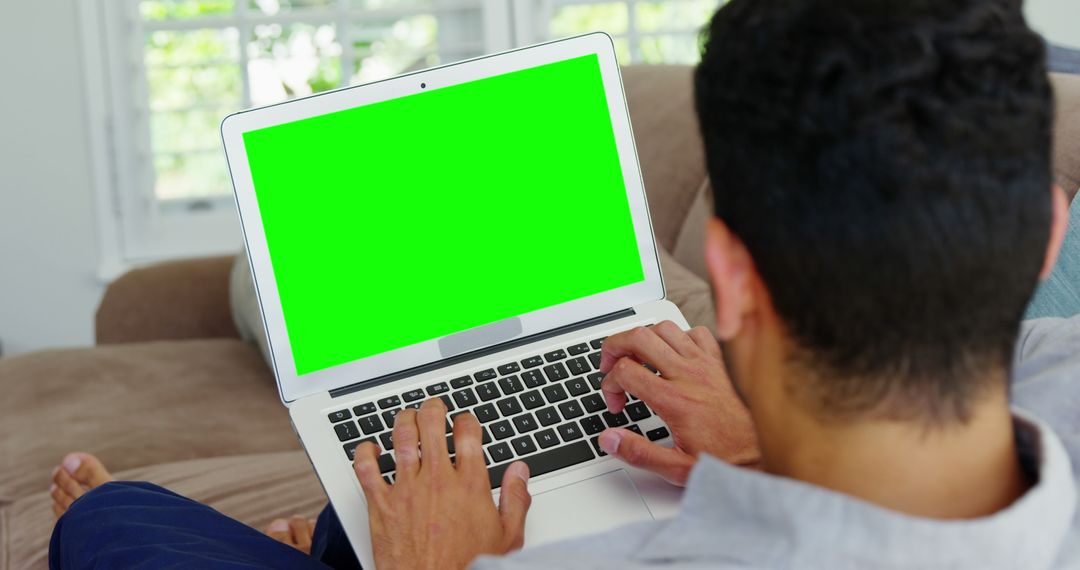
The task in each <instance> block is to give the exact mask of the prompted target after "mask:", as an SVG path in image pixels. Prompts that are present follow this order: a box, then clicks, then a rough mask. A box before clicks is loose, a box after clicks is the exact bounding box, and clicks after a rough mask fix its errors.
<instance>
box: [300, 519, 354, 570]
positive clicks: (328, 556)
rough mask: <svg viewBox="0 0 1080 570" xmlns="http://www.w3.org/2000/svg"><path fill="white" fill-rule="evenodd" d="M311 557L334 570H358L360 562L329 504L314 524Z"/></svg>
mask: <svg viewBox="0 0 1080 570" xmlns="http://www.w3.org/2000/svg"><path fill="white" fill-rule="evenodd" d="M311 557H312V558H314V559H316V560H318V561H320V562H322V563H323V564H325V565H327V566H329V567H331V568H333V569H334V570H359V569H360V562H359V561H358V560H357V559H356V553H355V552H353V549H352V545H350V544H349V539H348V537H346V536H345V529H344V528H342V527H341V521H340V520H338V517H337V513H335V512H334V507H332V506H331V505H330V504H327V505H326V508H325V509H323V511H322V513H320V514H319V520H318V522H316V523H315V534H314V535H312V537H311Z"/></svg>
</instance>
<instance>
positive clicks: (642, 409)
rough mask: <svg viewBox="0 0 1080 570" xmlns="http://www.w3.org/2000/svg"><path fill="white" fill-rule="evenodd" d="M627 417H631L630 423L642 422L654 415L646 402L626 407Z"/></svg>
mask: <svg viewBox="0 0 1080 570" xmlns="http://www.w3.org/2000/svg"><path fill="white" fill-rule="evenodd" d="M626 415H628V416H630V421H634V422H640V421H641V420H643V419H645V418H647V417H649V416H651V415H652V412H650V411H649V408H648V406H646V405H645V402H634V403H633V404H629V405H627V406H626Z"/></svg>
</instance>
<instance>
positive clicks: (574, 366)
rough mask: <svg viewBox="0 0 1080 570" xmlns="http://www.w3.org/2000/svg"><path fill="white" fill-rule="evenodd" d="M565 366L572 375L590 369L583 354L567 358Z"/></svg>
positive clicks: (583, 372)
mask: <svg viewBox="0 0 1080 570" xmlns="http://www.w3.org/2000/svg"><path fill="white" fill-rule="evenodd" d="M566 367H567V368H569V369H570V374H571V375H573V376H577V375H578V374H585V373H587V372H588V371H589V370H591V369H590V368H589V363H588V362H585V357H584V356H579V357H577V358H571V359H570V360H567V361H566Z"/></svg>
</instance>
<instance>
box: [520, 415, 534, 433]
mask: <svg viewBox="0 0 1080 570" xmlns="http://www.w3.org/2000/svg"><path fill="white" fill-rule="evenodd" d="M514 427H516V428H517V432H518V433H529V432H530V431H533V430H535V429H537V428H539V427H540V426H538V425H536V418H534V417H533V415H532V414H522V415H520V416H516V417H515V418H514Z"/></svg>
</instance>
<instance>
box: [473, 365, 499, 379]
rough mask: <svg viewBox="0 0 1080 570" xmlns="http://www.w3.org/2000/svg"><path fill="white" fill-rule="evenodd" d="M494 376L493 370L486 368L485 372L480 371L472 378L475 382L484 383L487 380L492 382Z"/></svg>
mask: <svg viewBox="0 0 1080 570" xmlns="http://www.w3.org/2000/svg"><path fill="white" fill-rule="evenodd" d="M495 376H496V374H495V369H494V368H488V369H487V370H481V371H480V372H477V373H476V374H473V378H476V381H477V382H484V381H487V380H494V379H495Z"/></svg>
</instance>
